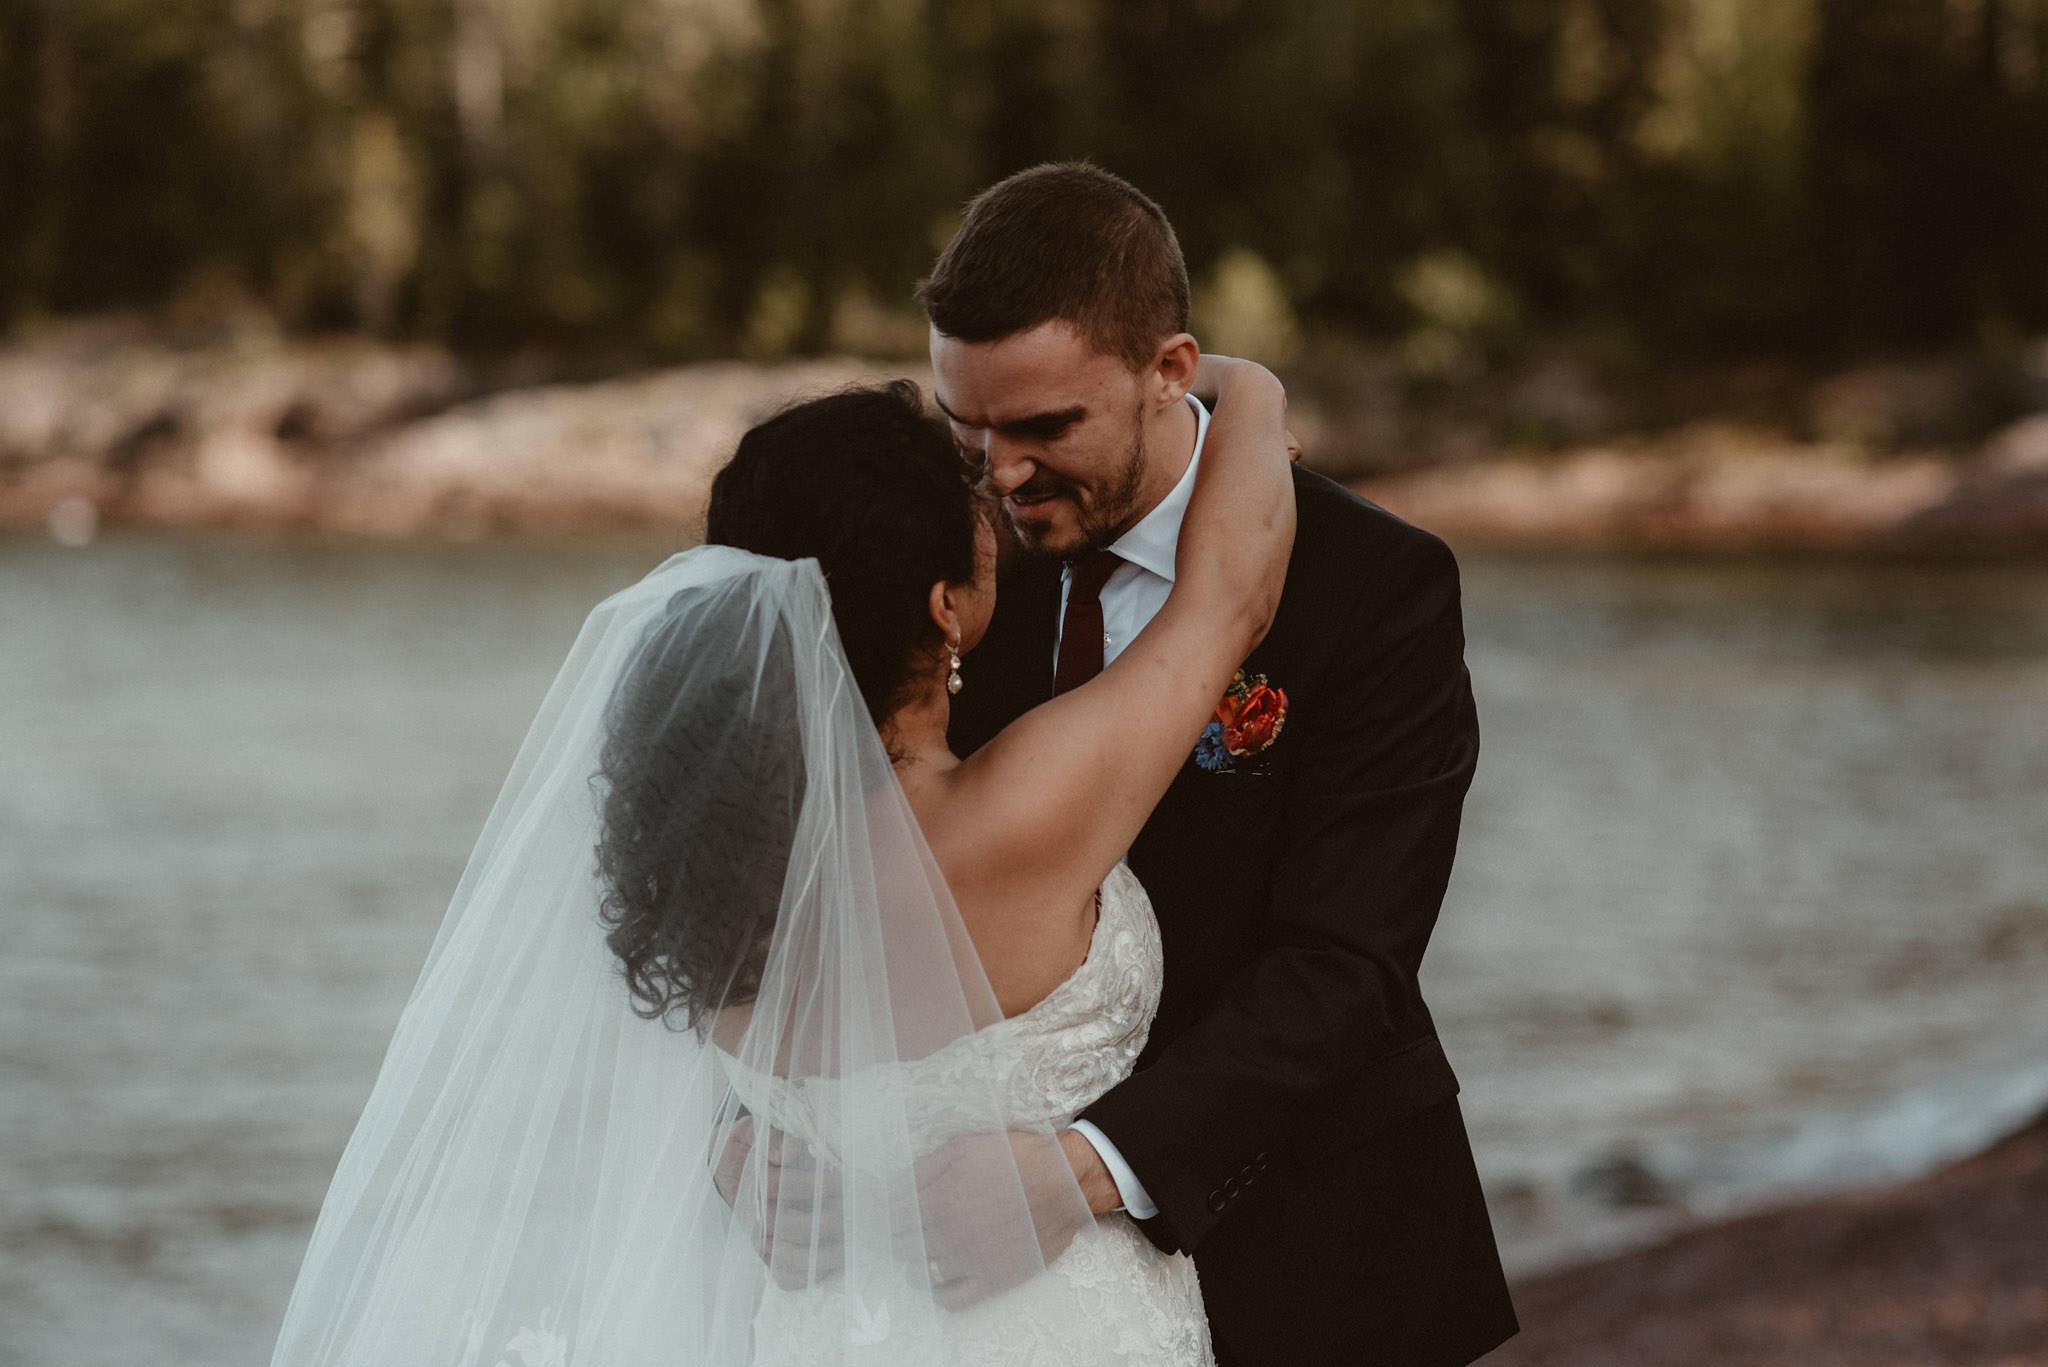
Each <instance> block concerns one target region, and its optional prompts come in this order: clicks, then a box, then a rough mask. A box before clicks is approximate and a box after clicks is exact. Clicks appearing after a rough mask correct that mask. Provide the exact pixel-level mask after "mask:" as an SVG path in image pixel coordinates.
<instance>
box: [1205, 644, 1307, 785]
mask: <svg viewBox="0 0 2048 1367" xmlns="http://www.w3.org/2000/svg"><path fill="white" fill-rule="evenodd" d="M1286 724H1287V694H1286V692H1285V690H1283V689H1278V688H1275V687H1273V686H1272V685H1271V684H1269V683H1267V682H1266V676H1265V675H1263V674H1254V675H1252V676H1251V677H1250V678H1246V677H1245V673H1244V671H1243V670H1242V669H1240V670H1238V671H1237V674H1236V675H1235V676H1234V677H1233V678H1232V679H1231V681H1230V687H1229V688H1227V689H1225V690H1224V692H1223V701H1222V702H1219V703H1217V704H1216V717H1215V720H1213V721H1211V722H1210V723H1209V724H1208V725H1207V726H1206V727H1204V728H1203V729H1202V735H1201V739H1199V740H1197V741H1196V742H1195V763H1196V765H1197V766H1199V767H1200V768H1202V769H1205V770H1207V771H1208V772H1210V773H1212V774H1226V773H1229V772H1230V771H1231V770H1233V769H1235V768H1237V763H1238V761H1239V760H1245V759H1251V758H1253V757H1254V756H1257V755H1262V754H1264V753H1265V752H1266V751H1267V750H1270V749H1271V748H1272V747H1273V742H1274V741H1276V740H1279V739H1280V730H1281V728H1282V727H1284V726H1285V725H1286Z"/></svg>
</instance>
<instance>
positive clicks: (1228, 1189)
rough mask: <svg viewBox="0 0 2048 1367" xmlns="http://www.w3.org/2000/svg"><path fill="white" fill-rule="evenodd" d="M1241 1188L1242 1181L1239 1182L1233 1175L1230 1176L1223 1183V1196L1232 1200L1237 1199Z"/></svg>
mask: <svg viewBox="0 0 2048 1367" xmlns="http://www.w3.org/2000/svg"><path fill="white" fill-rule="evenodd" d="M1243 1190H1244V1184H1243V1183H1242V1182H1239V1181H1238V1180H1237V1179H1236V1178H1235V1177H1233V1178H1230V1179H1229V1180H1228V1181H1226V1182H1225V1183H1224V1184H1223V1194H1224V1196H1225V1197H1227V1198H1229V1199H1230V1200H1233V1201H1235V1200H1236V1199H1237V1197H1238V1193H1240V1192H1242V1191H1243Z"/></svg>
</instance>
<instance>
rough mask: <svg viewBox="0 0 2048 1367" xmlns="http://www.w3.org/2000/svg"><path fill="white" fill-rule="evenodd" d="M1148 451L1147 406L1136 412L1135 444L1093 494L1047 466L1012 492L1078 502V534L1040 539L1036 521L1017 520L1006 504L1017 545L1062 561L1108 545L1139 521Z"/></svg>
mask: <svg viewBox="0 0 2048 1367" xmlns="http://www.w3.org/2000/svg"><path fill="white" fill-rule="evenodd" d="M1145 449H1146V448H1145V423H1144V408H1143V407H1142V406H1141V407H1140V408H1139V409H1138V410H1137V411H1136V412H1135V413H1133V414H1132V415H1131V444H1130V446H1129V447H1128V448H1127V449H1126V450H1125V452H1124V456H1123V459H1122V460H1120V461H1119V462H1117V464H1116V466H1115V468H1113V469H1112V470H1111V471H1110V472H1109V473H1108V474H1107V475H1106V476H1105V477H1104V478H1103V480H1102V481H1101V482H1100V483H1098V484H1097V485H1096V486H1095V489H1094V492H1093V493H1092V494H1084V493H1083V492H1082V491H1081V489H1080V488H1079V487H1078V486H1076V485H1074V484H1073V483H1071V482H1069V481H1067V480H1064V479H1061V478H1060V477H1059V476H1058V475H1054V474H1048V473H1046V472H1045V471H1043V470H1041V471H1040V472H1039V473H1038V474H1036V475H1034V476H1032V477H1031V478H1030V479H1028V480H1026V481H1025V482H1024V483H1022V484H1020V485H1018V486H1017V488H1016V489H1014V490H1012V493H1015V494H1021V495H1023V496H1024V497H1025V498H1039V497H1042V496H1044V495H1046V494H1054V495H1058V496H1060V497H1063V498H1065V499H1066V500H1067V501H1068V502H1069V503H1070V504H1072V505H1073V507H1074V510H1075V518H1076V524H1075V525H1076V538H1075V539H1074V540H1072V541H1066V540H1062V541H1060V542H1058V543H1057V544H1054V543H1052V542H1048V541H1046V540H1045V539H1043V538H1041V537H1040V536H1039V535H1038V532H1037V529H1036V528H1035V527H1033V526H1032V525H1031V524H1029V523H1026V522H1020V521H1018V519H1017V518H1016V516H1015V515H1014V514H1012V513H1011V512H1010V510H1009V506H1008V504H1007V503H1006V504H1005V505H1004V508H1003V520H1004V521H1005V522H1007V523H1009V525H1010V533H1011V535H1012V536H1014V537H1015V538H1016V541H1017V544H1018V546H1019V547H1021V548H1022V549H1023V550H1024V551H1025V552H1027V553H1028V554H1031V555H1042V556H1049V557H1056V558H1058V559H1061V560H1078V559H1080V558H1081V557H1082V556H1084V555H1092V554H1094V553H1095V552H1096V551H1101V550H1107V549H1109V547H1110V545H1111V544H1112V543H1114V542H1115V541H1116V539H1117V538H1118V537H1120V536H1122V535H1123V534H1124V533H1125V532H1127V531H1129V530H1130V528H1131V524H1132V523H1134V522H1136V521H1137V520H1138V518H1137V508H1138V495H1139V493H1140V492H1141V491H1142V490H1143V489H1144V487H1145Z"/></svg>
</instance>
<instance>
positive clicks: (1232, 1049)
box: [1086, 526, 1479, 1250]
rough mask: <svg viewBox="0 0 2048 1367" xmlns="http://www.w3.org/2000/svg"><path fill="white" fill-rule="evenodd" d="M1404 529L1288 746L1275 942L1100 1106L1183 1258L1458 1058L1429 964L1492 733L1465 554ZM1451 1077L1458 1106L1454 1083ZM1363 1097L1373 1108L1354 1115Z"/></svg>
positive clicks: (1094, 1117) (1361, 597)
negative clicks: (1326, 1145)
mask: <svg viewBox="0 0 2048 1367" xmlns="http://www.w3.org/2000/svg"><path fill="white" fill-rule="evenodd" d="M1401 531H1402V533H1403V535H1402V536H1401V538H1400V539H1399V542H1398V544H1397V548H1396V549H1395V550H1394V551H1393V553H1391V554H1390V555H1388V556H1387V557H1386V558H1385V559H1383V560H1380V561H1379V562H1378V563H1375V564H1372V565H1369V566H1367V567H1365V568H1364V570H1363V572H1361V573H1358V574H1357V576H1356V577H1355V578H1354V579H1353V580H1352V581H1351V582H1354V583H1358V584H1359V585H1360V588H1359V590H1358V593H1357V597H1356V598H1355V599H1354V601H1353V602H1352V603H1351V605H1350V607H1349V610H1348V611H1343V610H1339V611H1337V612H1333V613H1331V614H1329V619H1328V620H1326V621H1323V622H1321V623H1319V624H1318V625H1317V627H1316V630H1317V631H1326V632H1328V633H1332V637H1331V639H1332V641H1333V644H1332V648H1331V651H1330V653H1329V655H1328V657H1327V665H1326V668H1325V670H1324V671H1323V672H1322V673H1321V675H1320V677H1319V678H1318V679H1317V680H1316V683H1315V688H1316V694H1317V695H1316V696H1315V697H1314V698H1312V699H1311V698H1309V697H1306V696H1304V697H1301V698H1298V699H1290V703H1291V707H1290V711H1292V712H1294V713H1295V715H1294V716H1290V718H1289V727H1290V731H1291V732H1292V733H1291V734H1285V735H1284V740H1283V742H1282V743H1286V744H1291V745H1293V746H1294V747H1295V754H1294V756H1293V757H1292V763H1293V765H1294V767H1293V769H1292V771H1291V772H1290V773H1289V775H1288V776H1287V778H1286V779H1285V781H1284V784H1283V788H1282V791H1280V792H1279V793H1278V794H1276V800H1277V801H1278V802H1279V803H1280V807H1281V810H1280V814H1279V821H1278V823H1277V825H1276V827H1275V829H1276V830H1277V831H1278V832H1279V836H1278V842H1279V845H1280V848H1279V849H1278V850H1277V851H1276V852H1275V862H1274V872H1273V875H1272V878H1271V881H1270V886H1271V905H1270V906H1269V907H1268V908H1267V911H1266V933H1265V934H1264V935H1263V936H1262V938H1261V944H1262V948H1261V949H1260V951H1259V952H1258V953H1257V954H1256V955H1255V957H1254V958H1253V959H1252V960H1251V961H1250V962H1249V963H1248V964H1247V965H1246V967H1245V969H1244V970H1243V972H1242V973H1241V974H1240V975H1239V976H1238V977H1237V978H1236V979H1235V980H1234V981H1233V982H1232V983H1230V984H1229V985H1228V986H1227V987H1226V989H1225V990H1224V991H1223V992H1222V993H1221V994H1220V996H1219V997H1218V999H1217V1000H1216V1003H1215V1004H1214V1005H1213V1006H1212V1007H1211V1008H1210V1009H1209V1010H1208V1012H1207V1013H1206V1014H1205V1015H1203V1016H1202V1017H1200V1018H1199V1019H1198V1020H1197V1021H1196V1022H1195V1023H1194V1024H1193V1025H1192V1026H1190V1027H1189V1028H1187V1029H1186V1030H1184V1031H1183V1032H1182V1034H1181V1035H1180V1036H1179V1037H1178V1038H1177V1039H1174V1040H1173V1041H1171V1042H1170V1043H1168V1044H1167V1045H1166V1046H1165V1048H1164V1049H1163V1051H1162V1052H1161V1053H1160V1055H1159V1056H1158V1057H1157V1058H1156V1059H1155V1060H1154V1061H1153V1062H1152V1063H1151V1064H1150V1065H1149V1066H1148V1067H1146V1068H1145V1069H1143V1070H1141V1071H1140V1072H1138V1073H1137V1074H1135V1075H1133V1076H1132V1077H1130V1078H1128V1079H1126V1080H1125V1081H1124V1082H1123V1083H1122V1084H1120V1085H1119V1086H1117V1087H1116V1088H1114V1089H1112V1090H1111V1091H1110V1092H1109V1093H1107V1094H1106V1095H1105V1096H1103V1097H1102V1098H1101V1099H1100V1100H1098V1101H1097V1102H1096V1104H1095V1105H1093V1106H1091V1107H1090V1108H1089V1109H1088V1111H1087V1112H1086V1115H1087V1118H1088V1119H1089V1120H1090V1121H1092V1122H1093V1123H1094V1124H1096V1125H1097V1126H1099V1127H1100V1128H1101V1129H1102V1130H1103V1132H1104V1133H1106V1134H1107V1135H1108V1136H1109V1138H1110V1140H1111V1142H1112V1143H1114V1144H1115V1145H1116V1146H1117V1148H1118V1149H1119V1150H1120V1151H1121V1152H1122V1154H1123V1156H1124V1157H1125V1159H1126V1160H1127V1161H1128V1162H1129V1163H1130V1165H1131V1167H1132V1168H1133V1169H1134V1170H1135V1172H1136V1173H1137V1175H1138V1178H1139V1180H1140V1181H1141V1182H1143V1184H1144V1186H1145V1188H1146V1190H1147V1192H1148V1193H1149V1194H1150V1195H1151V1197H1152V1199H1153V1200H1154V1201H1155V1202H1156V1203H1157V1204H1158V1206H1159V1210H1160V1214H1159V1218H1158V1219H1156V1220H1153V1221H1148V1222H1146V1232H1147V1234H1148V1235H1149V1236H1150V1237H1151V1238H1152V1239H1153V1240H1154V1242H1156V1243H1159V1244H1161V1245H1162V1246H1163V1247H1166V1248H1169V1249H1174V1248H1179V1249H1188V1250H1193V1249H1194V1248H1196V1247H1197V1246H1198V1245H1199V1244H1200V1243H1201V1241H1202V1239H1203V1238H1204V1237H1205V1236H1206V1235H1207V1234H1208V1233H1209V1231H1210V1230H1211V1229H1213V1228H1214V1227H1215V1225H1216V1224H1217V1222H1218V1221H1219V1220H1220V1219H1222V1218H1224V1217H1225V1214H1226V1213H1227V1211H1228V1209H1229V1207H1230V1206H1231V1204H1232V1203H1233V1202H1234V1201H1235V1200H1236V1198H1237V1196H1238V1195H1239V1194H1241V1191H1242V1189H1243V1188H1244V1187H1247V1186H1249V1185H1250V1184H1251V1183H1252V1182H1253V1181H1255V1180H1256V1177H1257V1175H1258V1174H1259V1173H1261V1172H1263V1171H1264V1169H1265V1167H1266V1164H1267V1156H1268V1154H1269V1153H1270V1154H1272V1155H1274V1156H1275V1157H1276V1158H1277V1157H1278V1156H1279V1155H1281V1154H1282V1153H1283V1152H1284V1150H1285V1147H1286V1145H1287V1144H1288V1143H1289V1141H1290V1140H1293V1139H1296V1138H1297V1137H1298V1136H1299V1135H1300V1134H1301V1133H1302V1131H1303V1130H1304V1129H1305V1128H1310V1127H1313V1126H1315V1125H1317V1124H1318V1123H1328V1122H1329V1120H1330V1117H1331V1115H1332V1113H1333V1112H1334V1113H1335V1114H1336V1116H1337V1123H1338V1124H1340V1125H1351V1126H1361V1125H1365V1124H1367V1123H1369V1122H1370V1123H1386V1122H1390V1121H1392V1120H1397V1119H1399V1118H1401V1117H1400V1115H1398V1114H1391V1115H1390V1114H1384V1113H1375V1111H1374V1108H1375V1107H1378V1108H1379V1111H1381V1112H1384V1111H1385V1110H1386V1108H1387V1107H1390V1106H1394V1105H1397V1104H1399V1098H1401V1097H1403V1096H1408V1097H1410V1098H1414V1094H1415V1087H1414V1085H1413V1083H1412V1079H1413V1077H1414V1075H1415V1071H1416V1070H1415V1069H1414V1068H1413V1067H1412V1066H1409V1065H1412V1064H1413V1063H1414V1062H1415V1061H1416V1055H1417V1053H1418V1051H1429V1052H1433V1053H1434V1054H1435V1057H1434V1061H1435V1062H1436V1063H1437V1064H1439V1065H1442V1056H1441V1053H1440V1052H1438V1051H1437V1046H1436V1044H1435V1036H1434V1028H1433V1026H1432V1025H1431V1024H1430V1021H1429V1015H1428V1011H1427V1009H1426V1008H1425V1007H1424V1006H1423V1003H1422V998H1421V995H1420V992H1419V990H1418V988H1417V985H1416V971H1417V969H1418V967H1419V965H1420V963H1421V960H1422V955H1423V950H1424V949H1425V947H1426V946H1427V945H1428V942H1429V936H1430V932H1431V930H1432V929H1433V928H1434V926H1435V923H1436V917H1437V912H1438V909H1439V907H1440V905H1441V903H1442V900H1443V893H1444V886H1445V883H1446V882H1447V880H1448V879H1449V876H1450V870H1451V861H1452V856H1453V854H1454V852H1455V850H1456V846H1457V835H1458V822H1459V814H1460V810H1461V808H1462V805H1463V802H1464V797H1465V792H1466V789H1467V788H1468V787H1469V786H1470V784H1471V780H1472V774H1473V768H1474V765H1475V763H1476V761H1477V758H1478V749H1479V730H1478V721H1477V717H1476V714H1475V711H1474V708H1473V702H1472V692H1471V685H1470V681H1469V678H1468V676H1467V674H1466V670H1465V663H1464V630H1463V624H1462V619H1461V615H1460V606H1459V587H1458V572H1457V564H1456V561H1455V560H1454V559H1453V558H1452V556H1451V553H1450V551H1449V550H1448V549H1447V548H1446V547H1445V546H1444V545H1443V543H1442V542H1440V541H1438V540H1437V539H1436V538H1434V537H1431V536H1429V535H1427V534H1426V533H1421V532H1418V531H1415V530H1414V529H1411V528H1406V527H1405V526H1404V527H1402V528H1401ZM1297 718H1298V719H1299V721H1300V728H1299V730H1298V731H1296V730H1293V728H1294V724H1295V722H1296V720H1297ZM1440 1072H1441V1076H1442V1078H1443V1080H1444V1085H1445V1087H1446V1090H1445V1092H1444V1093H1443V1094H1444V1095H1448V1094H1449V1093H1450V1092H1452V1091H1455V1085H1456V1084H1455V1080H1454V1079H1452V1078H1451V1077H1450V1074H1449V1070H1448V1066H1447V1065H1445V1066H1442V1067H1441V1068H1440ZM1358 1097H1363V1098H1364V1099H1366V1100H1367V1102H1368V1105H1367V1107H1366V1108H1365V1110H1364V1111H1363V1112H1357V1111H1356V1108H1351V1109H1347V1108H1346V1107H1345V1106H1343V1105H1341V1104H1340V1103H1342V1102H1344V1101H1346V1100H1347V1099H1351V1098H1358ZM1436 1099H1440V1098H1439V1097H1427V1098H1421V1099H1418V1101H1417V1104H1416V1105H1415V1106H1414V1107H1412V1109H1419V1108H1420V1105H1422V1104H1427V1103H1428V1101H1432V1100H1436ZM1361 1117H1366V1118H1369V1120H1368V1119H1366V1118H1361ZM1363 1137H1364V1136H1363V1135H1361V1136H1360V1138H1363Z"/></svg>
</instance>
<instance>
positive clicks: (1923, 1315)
mask: <svg viewBox="0 0 2048 1367" xmlns="http://www.w3.org/2000/svg"><path fill="white" fill-rule="evenodd" d="M1515 1305H1516V1309H1517V1311H1518V1312H1519V1314H1520V1316H1521V1320H1522V1325H1523V1329H1522V1332H1521V1334H1520V1335H1518V1336H1517V1337H1516V1338H1514V1339H1512V1340H1510V1341H1509V1342H1508V1343H1507V1344H1506V1345H1505V1346H1503V1347H1502V1348H1500V1349H1499V1350H1497V1351H1496V1352H1494V1353H1493V1354H1491V1355H1490V1356H1488V1357H1487V1358H1486V1359H1485V1362H1486V1363H1487V1364H1488V1367H1642V1364H1651V1363H1654V1364H1656V1365H1657V1367H1738V1365H1739V1367H1779V1365H1780V1364H1782V1367H1935V1365H1936V1364H1940V1367H2042V1364H2048V1115H2044V1116H2042V1117H2041V1118H2040V1119H2038V1120H2036V1121H2035V1122H2034V1123H2033V1124H2032V1125H2030V1126H2028V1127H2026V1128H2025V1129H2023V1130H2021V1131H2020V1132H2019V1133H2017V1134H2015V1135H2013V1136H2011V1137H2009V1138H2007V1139H2005V1140H2003V1141H2001V1142H1999V1143H1997V1144H1995V1145H1993V1146H1992V1147H1991V1148H1989V1149H1987V1150H1986V1151H1984V1152H1983V1153H1980V1154H1978V1155H1977V1156H1975V1157H1973V1158H1970V1159H1966V1160H1964V1161H1963V1162H1961V1163H1958V1164H1956V1165H1954V1166H1952V1167H1949V1168H1947V1169H1944V1170H1942V1171H1940V1172H1936V1173H1934V1174H1932V1175H1930V1176H1927V1177H1923V1178H1920V1179H1918V1180H1916V1181H1910V1182H1904V1183H1900V1184H1897V1185H1893V1186H1887V1187H1881V1188H1877V1189H1874V1190H1868V1191H1861V1192H1854V1193H1849V1194H1845V1195H1839V1196H1833V1197H1828V1198H1825V1199H1821V1200H1816V1201H1810V1202H1805V1203H1801V1204H1798V1205H1793V1206H1787V1207H1783V1208H1779V1209H1776V1210H1771V1211H1767V1212H1764V1213H1762V1214H1756V1215H1750V1216H1745V1217H1743V1218H1740V1219H1736V1220H1731V1221H1728V1222H1726V1223H1723V1224H1717V1225H1711V1226H1707V1227H1705V1228H1701V1229H1695V1230H1691V1231H1689V1232H1687V1233H1684V1234H1681V1235H1678V1236H1676V1237H1675V1238H1672V1239H1670V1240H1668V1241H1666V1242H1664V1243H1662V1244H1659V1245H1657V1246H1655V1247H1652V1248H1648V1249H1644V1250H1641V1251H1638V1252H1633V1253H1627V1254H1623V1255H1620V1256H1617V1257H1613V1258H1607V1259H1602V1260H1600V1261H1597V1262H1594V1263H1590V1264H1584V1265H1580V1266H1576V1267H1572V1268H1568V1269H1566V1270H1563V1271H1559V1272H1554V1273H1549V1274H1546V1275H1542V1276H1538V1277H1534V1278H1530V1279H1528V1280H1526V1281H1524V1282H1523V1283H1521V1284H1520V1285H1518V1286H1517V1287H1516V1288H1515Z"/></svg>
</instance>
